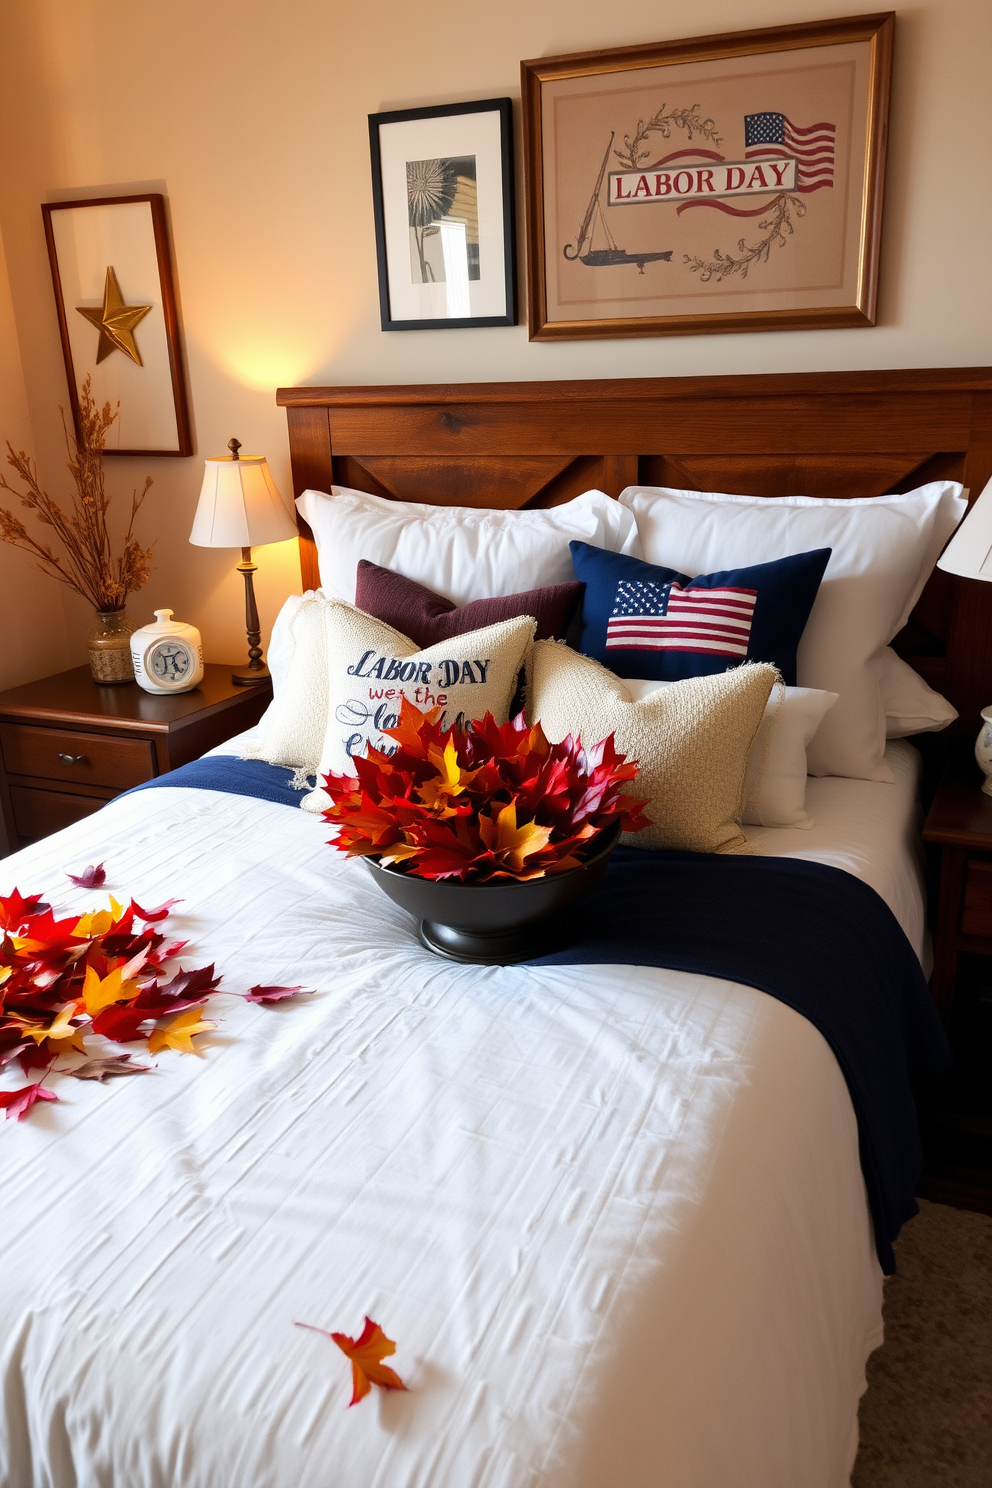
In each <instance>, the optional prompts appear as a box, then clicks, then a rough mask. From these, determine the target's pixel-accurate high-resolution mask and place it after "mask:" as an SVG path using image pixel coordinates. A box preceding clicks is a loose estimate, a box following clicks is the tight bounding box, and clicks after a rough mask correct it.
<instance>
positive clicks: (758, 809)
mask: <svg viewBox="0 0 992 1488" xmlns="http://www.w3.org/2000/svg"><path fill="white" fill-rule="evenodd" d="M674 685H675V684H674V682H656V681H653V680H646V681H641V680H640V679H638V678H634V677H625V678H624V686H625V687H626V689H627V691H628V692H629V693H630V695H631V697H632V698H634V699H635V700H637V701H640V699H641V698H646V697H650V696H651V694H652V693H653V692H657V691H658V689H659V688H662V687H674ZM836 701H837V694H836V693H835V692H819V691H818V690H817V689H816V688H813V687H786V686H785V685H784V684H783V683H782V682H776V684H775V686H774V687H773V688H772V691H771V696H770V697H769V699H768V702H767V703H766V704H765V712H764V716H763V717H762V720H761V727H760V729H759V730H758V737H757V738H756V739H755V741H754V744H753V745H752V747H751V754H750V756H749V758H748V762H747V773H746V774H745V776H744V805H743V808H742V811H741V821H742V822H744V823H745V824H746V825H747V826H756V827H802V828H804V829H805V830H808V829H809V828H810V827H811V826H813V821H812V819H811V818H810V817H808V816H807V815H806V747H807V745H808V744H809V741H810V740H811V739H812V737H813V735H814V734H815V733H816V731H817V729H818V728H819V726H820V724H821V722H822V721H823V715H824V714H825V713H826V711H827V709H828V708H832V707H833V705H834V703H835V702H836Z"/></svg>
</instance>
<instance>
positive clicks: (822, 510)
mask: <svg viewBox="0 0 992 1488" xmlns="http://www.w3.org/2000/svg"><path fill="white" fill-rule="evenodd" d="M620 503H621V505H622V506H626V507H628V508H629V509H630V510H631V511H632V512H633V513H634V516H635V518H636V519H637V529H638V532H639V533H640V538H641V544H642V547H643V552H644V557H645V558H647V559H648V560H649V561H650V562H652V563H661V564H667V565H671V567H673V568H677V569H679V570H680V571H681V572H683V573H690V574H696V573H709V572H710V571H711V570H712V569H716V568H724V567H726V566H728V565H729V564H734V565H735V566H736V565H739V564H745V563H749V564H750V563H765V562H767V561H768V560H769V559H773V558H781V557H782V555H783V554H784V553H797V552H800V551H805V550H806V549H809V548H819V547H829V548H830V549H831V550H832V551H831V556H830V562H829V563H828V565H827V571H826V573H825V574H824V577H823V583H822V584H821V585H820V590H819V593H818V594H817V596H816V603H815V604H814V606H813V612H812V614H811V615H810V617H809V624H808V625H807V626H806V630H805V632H804V633H803V638H802V642H801V644H800V647H799V657H798V669H797V680H798V681H799V682H800V683H801V684H802V686H803V687H815V688H821V689H825V690H828V691H831V692H836V693H838V694H839V698H838V701H837V704H836V705H835V707H833V708H831V710H830V712H829V713H828V714H827V716H826V718H825V719H824V720H823V723H822V724H821V726H820V728H818V729H817V731H816V737H815V738H814V739H813V740H812V741H811V743H810V748H809V768H810V774H811V775H846V776H850V777H853V778H854V779H860V780H891V779H892V772H891V770H890V769H889V766H888V764H887V762H886V760H885V734H886V718H885V710H884V708H883V706H882V701H881V697H880V692H879V677H878V670H877V667H876V665H875V658H876V655H877V652H878V651H879V650H880V648H881V647H883V646H886V645H888V643H889V642H890V641H891V640H892V637H893V636H894V635H895V634H896V633H897V632H898V631H899V630H901V629H902V627H903V626H904V625H905V623H906V621H907V619H908V618H909V612H910V610H911V609H912V608H913V606H914V604H915V603H916V601H917V599H918V598H919V596H920V592H921V590H922V588H923V586H924V584H925V583H926V581H927V579H928V578H929V576H930V573H931V570H932V569H933V566H934V564H935V563H936V561H937V558H938V557H939V555H940V552H941V550H942V548H943V547H944V545H945V543H946V542H947V539H948V538H949V537H950V535H951V533H952V532H953V531H954V528H955V527H956V526H957V524H958V522H959V521H960V520H961V518H962V516H963V515H964V512H965V509H966V503H965V501H964V499H963V497H962V494H961V487H960V486H959V485H958V484H957V482H956V481H933V482H931V483H930V484H929V485H925V486H920V487H919V488H918V489H917V490H915V491H908V492H906V494H904V495H893V496H878V497H867V498H861V497H854V498H852V499H850V500H846V499H840V498H837V497H822V498H821V497H814V496H776V497H758V496H734V495H726V494H722V493H720V492H716V491H678V490H674V489H670V488H668V487H664V486H654V487H651V486H629V487H628V488H627V490H625V491H622V492H621V493H620ZM788 680H789V679H788V677H787V678H786V681H788Z"/></svg>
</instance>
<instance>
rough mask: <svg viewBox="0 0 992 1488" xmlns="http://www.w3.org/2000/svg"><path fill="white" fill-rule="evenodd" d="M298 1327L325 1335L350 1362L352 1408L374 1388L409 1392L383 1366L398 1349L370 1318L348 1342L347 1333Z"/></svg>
mask: <svg viewBox="0 0 992 1488" xmlns="http://www.w3.org/2000/svg"><path fill="white" fill-rule="evenodd" d="M296 1326H297V1328H309V1329H310V1331H311V1332H313V1333H322V1334H323V1335H324V1337H325V1338H330V1339H331V1340H332V1342H334V1343H336V1344H337V1346H338V1348H339V1349H340V1350H341V1352H342V1353H343V1354H344V1355H345V1356H346V1357H347V1358H348V1359H350V1360H351V1399H350V1400H349V1401H348V1404H349V1406H352V1405H357V1404H358V1402H359V1401H360V1400H364V1399H365V1396H366V1395H367V1394H368V1393H369V1391H370V1390H371V1388H372V1386H373V1385H379V1386H380V1387H381V1388H382V1389H383V1390H405V1389H406V1385H405V1384H404V1383H403V1381H402V1380H401V1379H400V1377H399V1375H398V1374H397V1373H396V1371H395V1370H394V1369H390V1367H389V1365H388V1364H383V1362H382V1361H383V1359H388V1358H389V1356H390V1354H395V1352H396V1345H395V1343H394V1342H393V1340H392V1339H391V1338H387V1337H386V1335H385V1333H384V1332H383V1331H382V1329H381V1328H380V1327H379V1324H378V1323H374V1322H373V1321H372V1319H371V1318H370V1317H366V1319H365V1327H364V1328H363V1329H362V1331H361V1334H360V1335H359V1337H358V1338H349V1337H348V1335H347V1333H329V1332H328V1331H327V1329H326V1328H317V1327H315V1326H314V1324H313V1323H297V1324H296Z"/></svg>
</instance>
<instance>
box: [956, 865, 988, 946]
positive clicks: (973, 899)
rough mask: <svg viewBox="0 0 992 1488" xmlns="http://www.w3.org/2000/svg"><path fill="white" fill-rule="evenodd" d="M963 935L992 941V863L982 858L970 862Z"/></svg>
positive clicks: (965, 892) (962, 920) (962, 921)
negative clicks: (982, 937)
mask: <svg viewBox="0 0 992 1488" xmlns="http://www.w3.org/2000/svg"><path fill="white" fill-rule="evenodd" d="M961 933H962V935H981V936H984V937H985V938H986V939H989V940H992V862H989V861H986V860H984V859H982V858H971V859H969V862H968V868H967V876H966V878H965V883H964V908H963V910H962V911H961Z"/></svg>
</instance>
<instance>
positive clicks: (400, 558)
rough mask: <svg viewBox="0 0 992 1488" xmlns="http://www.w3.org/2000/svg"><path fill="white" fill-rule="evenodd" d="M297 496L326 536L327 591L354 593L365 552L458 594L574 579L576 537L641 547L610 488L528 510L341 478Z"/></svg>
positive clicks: (466, 596)
mask: <svg viewBox="0 0 992 1488" xmlns="http://www.w3.org/2000/svg"><path fill="white" fill-rule="evenodd" d="M296 504H297V506H298V508H299V510H300V512H301V514H302V515H303V517H304V518H305V519H306V521H307V522H309V524H310V527H311V530H312V531H313V535H314V540H315V542H316V544H317V552H318V557H319V561H320V582H321V585H322V586H323V589H324V592H325V594H328V595H333V596H334V597H335V598H337V599H346V600H351V599H352V598H353V596H354V593H355V570H356V569H357V567H358V561H359V559H360V558H365V559H367V560H368V561H369V562H370V563H379V564H381V565H382V567H383V568H392V569H395V570H396V571H397V573H402V574H406V576H407V578H408V579H416V581H417V583H418V584H429V585H430V586H431V588H432V589H435V590H437V592H438V593H440V594H443V595H444V596H445V598H446V599H450V600H451V602H452V603H453V604H456V605H463V604H468V602H469V600H472V599H487V598H488V597H489V596H490V595H493V594H514V593H517V592H519V591H520V590H522V589H543V588H544V587H545V586H546V585H548V584H568V583H571V582H572V580H574V578H575V575H574V573H573V572H572V561H571V558H570V557H569V553H568V544H569V541H570V539H572V538H573V537H577V538H581V539H582V541H583V542H588V543H594V544H595V546H596V547H598V548H608V549H610V551H611V552H620V553H640V551H641V550H640V548H639V547H638V545H637V528H636V526H635V525H634V519H633V517H632V516H631V514H630V512H629V511H627V509H626V508H625V507H623V506H621V505H620V503H619V501H614V500H613V499H612V498H611V497H609V496H607V495H606V493H605V492H604V491H584V492H583V493H582V495H581V496H575V497H573V499H572V500H571V501H565V502H563V503H562V504H561V506H551V507H548V508H547V509H534V510H525V511H515V510H504V509H502V508H493V507H474V506H428V505H426V504H424V503H420V502H413V501H389V500H387V499H386V498H385V497H383V496H370V495H369V494H368V493H367V492H365V491H353V490H349V489H348V488H347V487H346V486H332V487H331V494H330V495H326V494H325V493H323V492H321V491H304V492H303V495H302V496H301V497H300V498H299V500H298V501H297V503H296Z"/></svg>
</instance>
